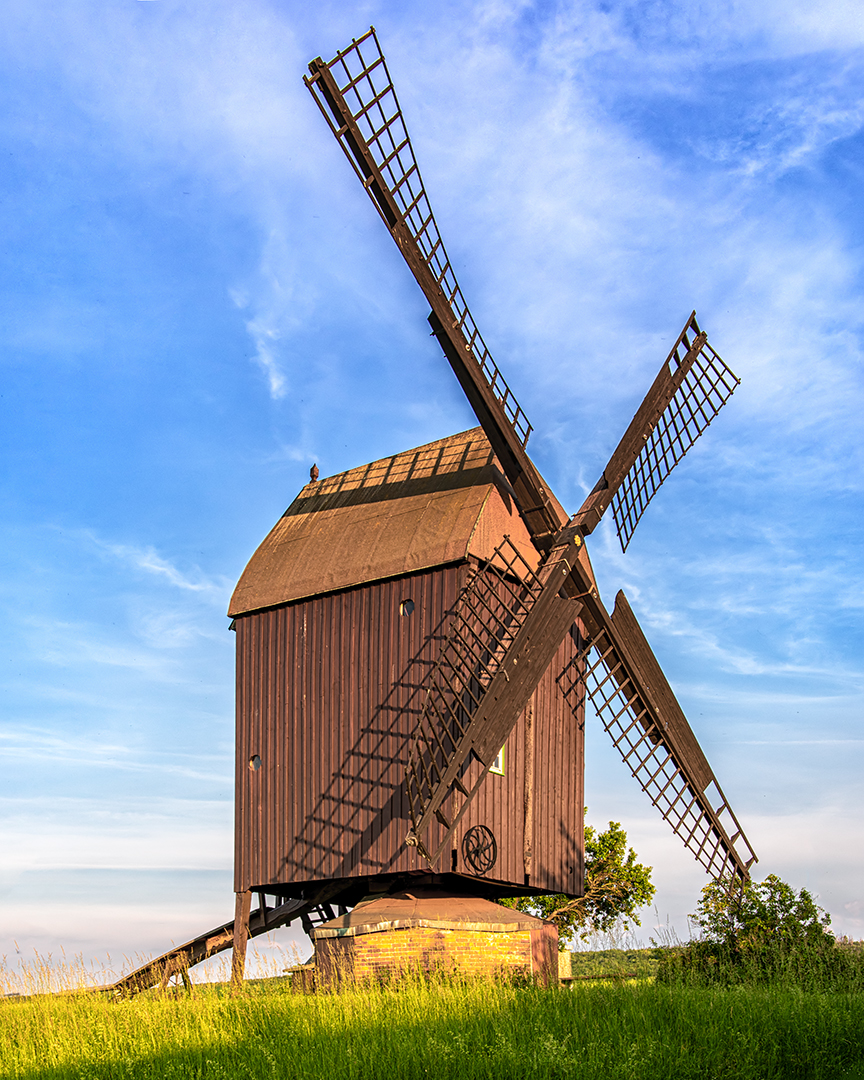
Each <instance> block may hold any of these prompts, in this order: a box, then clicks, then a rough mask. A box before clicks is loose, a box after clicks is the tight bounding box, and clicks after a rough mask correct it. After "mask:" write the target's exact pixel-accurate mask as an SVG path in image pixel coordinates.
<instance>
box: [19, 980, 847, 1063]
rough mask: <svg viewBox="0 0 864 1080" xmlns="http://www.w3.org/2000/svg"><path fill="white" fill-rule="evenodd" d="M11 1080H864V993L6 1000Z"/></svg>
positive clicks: (548, 992) (267, 994)
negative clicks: (152, 1079) (114, 1079)
mask: <svg viewBox="0 0 864 1080" xmlns="http://www.w3.org/2000/svg"><path fill="white" fill-rule="evenodd" d="M0 1075H2V1077H3V1078H4V1080H5V1078H7V1077H9V1078H11V1077H15V1078H24V1077H26V1078H34V1080H35V1078H40V1080H60V1078H61V1077H63V1078H66V1077H68V1078H75V1080H79V1078H80V1080H91V1078H93V1080H95V1078H102V1077H122V1078H138V1077H160V1078H166V1080H171V1078H180V1077H183V1078H185V1077H201V1078H204V1077H206V1078H210V1077H230V1078H232V1080H233V1078H244V1077H256V1078H257V1077H262V1078H263V1077H267V1078H272V1077H310V1078H318V1077H321V1078H334V1080H336V1078H342V1077H357V1078H368V1077H386V1078H388V1080H402V1078H405V1080H410V1078H414V1077H418V1078H419V1077H435V1078H440V1080H443V1078H447V1077H580V1078H586V1080H587V1078H592V1080H593V1078H598V1080H599V1078H601V1077H602V1078H603V1080H616V1078H619V1077H621V1078H624V1077H627V1078H634V1080H653V1078H655V1077H656V1078H658V1080H669V1078H677V1077H693V1078H699V1080H711V1078H715V1077H730V1078H731V1077H735V1078H736V1080H747V1078H751V1077H752V1078H754V1080H755V1078H758V1080H768V1078H772V1077H783V1078H795V1080H797V1078H809V1077H825V1078H830V1080H840V1078H843V1077H848V1078H849V1080H852V1078H853V1077H857V1078H861V1080H864V994H860V993H821V994H820V993H802V992H800V991H797V990H794V989H770V988H769V989H765V988H760V989H754V988H742V987H734V988H725V989H724V988H687V987H680V986H664V985H660V984H656V983H654V982H653V981H652V980H651V979H641V980H631V981H629V982H621V981H618V982H617V983H614V984H612V983H609V982H590V981H581V982H575V983H573V984H570V985H569V986H567V985H565V986H561V987H559V986H555V987H551V988H549V989H544V988H540V987H534V986H528V985H523V986H519V985H515V984H508V983H505V982H495V981H491V980H490V981H473V982H458V981H452V980H446V979H441V980H437V981H436V980H432V981H424V980H414V981H411V980H409V981H407V982H404V983H402V984H400V985H399V986H396V987H390V988H387V987H383V988H382V987H365V988H362V989H360V988H353V989H343V990H341V991H339V992H327V991H319V992H316V993H299V992H297V991H296V990H294V991H292V989H291V985H290V982H288V981H286V980H266V981H261V982H255V983H249V984H247V985H246V987H245V988H244V989H243V990H242V991H241V992H240V994H239V995H237V996H231V994H230V992H229V988H228V987H227V986H225V985H206V984H203V985H202V984H197V985H195V986H193V988H192V990H191V993H187V992H186V991H185V990H183V989H182V988H170V989H168V990H166V991H162V992H159V991H151V992H148V993H146V994H143V995H141V996H139V997H137V998H134V999H132V1000H127V1001H112V1000H110V999H108V998H106V997H104V996H102V995H98V994H94V993H92V992H91V993H80V992H79V993H69V992H67V993H64V994H59V995H57V994H54V995H47V994H40V995H36V996H31V997H27V998H24V997H21V998H17V999H16V998H6V999H4V1000H2V1001H0Z"/></svg>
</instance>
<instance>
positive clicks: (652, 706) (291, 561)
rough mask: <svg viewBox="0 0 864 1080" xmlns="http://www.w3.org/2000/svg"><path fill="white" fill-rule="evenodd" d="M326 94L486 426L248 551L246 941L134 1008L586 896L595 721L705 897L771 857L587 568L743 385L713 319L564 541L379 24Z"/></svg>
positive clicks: (242, 924) (333, 492)
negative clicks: (344, 951) (223, 969)
mask: <svg viewBox="0 0 864 1080" xmlns="http://www.w3.org/2000/svg"><path fill="white" fill-rule="evenodd" d="M305 81H306V85H307V86H308V88H309V90H310V91H311V93H312V95H313V97H314V98H315V100H316V102H317V104H318V106H319V107H320V109H321V112H322V114H323V115H324V117H325V119H326V121H327V123H328V124H329V126H330V129H331V131H332V133H333V135H334V136H335V138H336V141H337V142H338V144H339V146H340V147H341V149H342V150H343V151H344V153H345V155H346V157H347V158H348V160H349V162H350V164H351V166H352V168H353V169H354V171H355V173H356V174H357V177H358V179H359V180H360V182H361V183H362V185H363V188H364V189H365V190H366V192H367V194H368V195H369V197H370V199H371V201H372V203H373V205H374V207H375V209H376V210H377V212H378V214H379V215H380V217H381V219H382V222H383V223H384V225H385V227H386V228H387V230H388V231H389V233H390V235H391V236H392V238H393V240H394V241H395V243H396V245H397V247H398V248H399V251H400V252H401V254H402V255H403V256H404V258H405V261H406V263H407V265H408V267H409V268H410V270H411V272H412V274H413V275H414V277H415V279H416V281H417V283H418V285H419V286H420V288H421V289H422V291H423V294H424V296H425V297H426V299H427V300H428V302H429V305H430V307H431V312H430V315H429V323H430V325H431V327H432V332H433V334H434V335H435V337H436V339H437V340H438V342H439V344H440V345H441V348H442V351H443V353H444V355H445V357H446V358H447V361H448V362H449V364H450V366H451V368H452V369H453V372H454V374H455V375H456V378H457V379H458V381H459V384H460V385H461V387H462V388H463V390H464V391H465V394H466V397H467V399H468V401H469V403H470V405H471V407H472V409H473V410H474V412H475V414H476V416H477V419H478V421H479V423H480V427H479V428H476V429H474V430H472V431H468V432H464V433H463V434H461V435H455V436H452V437H450V438H446V439H442V440H440V441H438V442H435V443H430V444H429V445H427V446H421V447H419V448H417V449H414V450H409V451H405V452H403V453H398V454H396V455H394V456H393V457H389V458H385V459H382V460H380V461H376V462H373V463H372V464H371V465H366V466H362V467H361V468H356V469H351V470H349V471H348V472H345V473H341V474H339V475H338V476H334V477H330V478H329V479H323V480H320V481H319V480H318V471H317V468H316V467H313V469H312V472H311V476H312V477H313V480H312V482H311V483H310V484H308V485H307V486H306V487H305V488H304V489H303V490H302V491H301V492H300V494H299V495H298V497H297V499H295V501H294V502H293V503H292V504H291V506H290V507H289V508H288V510H287V511H286V513H285V514H284V515H283V517H282V518H280V520H279V521H278V522H277V524H276V526H275V527H274V528H273V530H272V531H271V532H270V534H269V536H268V537H267V538H266V539H265V540H264V542H263V543H262V544H261V546H260V547H259V549H258V550H257V551H256V552H255V554H254V555H253V557H252V559H251V560H250V562H249V565H248V566H247V568H246V570H245V571H244V573H243V576H242V578H241V579H240V582H239V583H238V585H237V588H236V590H235V593H234V596H233V598H232V601H231V608H230V614H231V615H232V617H233V620H234V621H233V624H232V625H233V627H234V629H235V630H236V632H237V763H236V768H237V777H236V800H237V801H236V806H237V810H236V850H235V889H236V908H235V918H234V922H233V924H232V923H226V924H224V925H223V926H221V927H217V928H216V929H215V930H212V931H210V932H209V933H208V934H204V935H201V937H199V938H197V939H195V940H194V941H192V942H188V943H186V944H185V945H183V946H180V947H179V948H177V949H174V950H171V952H169V953H166V954H165V955H164V956H163V957H160V958H159V959H158V960H156V961H153V962H151V963H150V964H148V965H146V966H145V968H143V969H141V970H140V971H139V972H133V973H132V975H130V976H127V977H126V979H125V980H121V983H120V984H118V989H121V990H123V989H125V990H128V989H139V988H141V987H142V986H144V985H152V984H153V982H154V981H158V980H159V979H160V978H161V979H162V980H163V981H164V980H166V979H167V978H168V977H170V973H172V972H177V973H180V972H182V971H183V970H185V967H187V966H188V965H189V964H191V963H196V962H197V961H198V960H200V959H203V958H204V957H205V956H207V955H210V954H212V952H214V951H218V950H220V949H223V948H226V947H228V946H229V945H232V944H233V947H234V958H235V975H236V976H237V977H238V978H239V977H241V976H242V966H243V957H244V955H245V949H246V941H247V938H248V936H250V935H255V934H258V933H263V932H265V931H267V930H270V929H273V928H275V927H276V926H279V925H283V924H285V923H287V922H291V921H292V920H294V919H300V920H301V921H302V923H303V926H304V928H305V929H306V930H307V932H311V931H312V930H313V929H314V927H315V925H316V924H317V925H321V924H322V923H324V922H328V923H332V922H333V919H334V918H335V919H337V920H338V919H339V918H340V917H341V915H343V914H344V913H345V912H346V911H347V909H349V908H350V907H352V906H353V905H355V904H357V903H359V902H360V901H365V902H369V896H370V895H376V894H380V893H390V894H391V895H392V894H394V893H397V892H400V891H401V892H405V890H406V888H407V887H408V886H409V885H410V884H411V883H413V887H414V888H415V891H416V889H417V888H422V889H423V890H425V891H426V893H427V894H428V893H429V891H430V890H431V891H432V892H433V893H434V892H435V890H438V894H439V895H441V896H444V895H446V896H448V897H450V898H451V899H452V898H453V897H454V896H457V897H458V896H463V895H469V896H470V895H474V896H479V897H486V898H493V899H494V898H495V897H500V896H502V895H506V894H508V893H509V894H510V895H514V894H517V895H518V894H525V893H528V892H550V891H551V892H555V893H559V892H561V893H565V894H568V895H570V896H577V895H580V893H581V890H582V873H583V845H582V776H583V725H584V708H585V702H586V700H588V701H590V704H591V708H592V711H593V712H594V713H595V714H596V715H597V716H598V717H599V720H600V722H601V723H602V724H603V726H604V728H605V729H606V731H608V732H609V734H610V736H611V737H612V739H613V742H614V744H615V746H616V747H617V749H618V751H619V752H620V754H621V758H622V760H623V762H624V764H625V765H626V766H627V768H628V769H629V770H630V772H631V773H632V775H633V776H634V777H635V778H636V780H637V781H638V782H639V784H640V785H641V786H642V788H643V790H644V791H645V792H646V794H647V795H648V797H649V798H650V800H651V802H652V804H653V805H654V806H655V807H657V809H658V811H659V812H660V814H661V815H662V817H663V818H664V819H665V820H666V821H667V822H668V823H669V825H670V826H671V828H672V829H673V831H674V832H675V833H676V834H677V835H678V836H679V837H680V839H681V841H682V842H683V844H684V845H685V846H686V847H687V848H688V849H689V850H690V851H691V852H692V853H693V855H694V856H695V857H696V859H697V860H698V861H699V862H700V863H701V864H702V865H703V867H704V868H705V869H706V871H707V872H708V873H709V874H711V875H712V876H714V877H715V878H730V877H738V878H740V879H746V878H747V877H748V875H749V870H750V867H751V865H752V864H753V862H754V861H755V859H756V856H755V854H754V852H753V850H752V848H751V847H750V845H749V843H748V841H747V839H746V837H745V836H744V833H743V830H742V829H741V826H740V825H739V823H738V821H737V819H736V817H735V815H734V814H733V812H732V810H731V808H730V806H729V803H728V801H727V799H726V797H725V796H724V794H723V792H722V790H721V789H720V786H719V784H718V783H717V780H716V778H715V776H714V773H713V771H712V770H711V767H710V765H709V764H708V762H707V760H706V758H705V755H704V754H703V753H702V750H701V748H700V746H699V743H698V741H697V739H696V736H695V735H694V733H693V731H692V730H691V728H690V725H689V724H688V722H687V719H686V717H685V716H684V713H683V711H682V710H681V707H680V706H679V704H678V702H677V700H676V698H675V695H674V693H673V691H672V689H671V687H670V686H669V684H668V682H667V681H666V679H665V677H664V675H663V672H662V671H661V669H660V665H659V664H658V663H657V660H656V658H655V657H654V654H653V653H652V651H651V648H650V646H649V645H648V642H647V641H646V639H645V636H644V635H643V633H642V631H641V629H640V627H639V624H638V622H637V621H636V618H635V616H634V614H633V612H632V610H631V608H630V605H629V603H628V602H627V599H626V597H625V596H624V594H623V592H619V593H618V596H617V597H616V600H615V606H614V609H613V611H612V613H611V614H610V613H609V612H608V611H607V609H606V608H605V606H604V604H603V602H602V600H601V598H600V595H599V592H598V589H597V584H596V581H595V579H594V574H593V572H592V569H591V564H590V561H589V558H588V554H587V550H586V544H585V542H586V538H587V537H588V536H589V535H590V534H591V532H592V531H593V530H594V529H595V528H596V526H597V525H598V523H599V522H600V520H601V519H602V517H603V515H604V514H605V512H606V511H607V510H611V513H612V517H613V519H614V521H615V526H616V529H617V532H618V536H619V539H620V542H621V546H622V549H624V550H626V548H627V546H628V544H629V543H630V540H631V538H632V535H633V531H634V529H635V528H636V525H637V524H638V522H639V520H640V519H641V517H642V515H643V513H644V512H645V510H646V508H647V506H648V504H649V503H650V502H651V500H652V499H653V497H654V496H655V494H656V493H657V491H658V490H659V488H660V486H661V485H662V484H663V483H664V482H665V481H666V479H667V478H668V476H669V475H670V473H671V472H672V470H673V469H674V468H675V467H676V465H677V464H678V463H679V461H680V460H681V458H682V457H683V456H684V454H685V453H686V452H687V450H688V449H689V448H690V446H692V445H693V443H694V442H695V440H696V439H698V438H699V437H700V436H701V435H702V433H703V432H704V431H705V429H706V428H707V427H708V425H709V424H710V423H711V422H712V420H713V419H714V417H715V416H716V415H717V414H718V412H719V411H720V409H721V408H722V407H723V406H724V404H725V403H726V402H727V401H728V399H729V397H730V396H731V395H732V393H733V392H734V390H735V388H736V386H737V385H738V379H737V377H736V376H735V375H734V374H733V373H732V372H731V371H730V369H729V368H728V367H727V366H726V364H725V363H724V361H723V360H722V359H721V357H720V356H719V355H718V354H717V353H716V352H715V351H714V349H713V348H712V347H711V346H710V345H709V344H708V337H707V334H706V333H705V332H704V331H703V330H702V329H701V328H700V326H699V324H698V323H697V321H696V313H695V312H693V313H692V314H691V315H690V317H689V318H688V319H687V321H686V322H685V324H684V328H683V330H682V331H681V333H680V334H679V335H678V338H677V340H676V341H675V344H674V345H673V347H672V349H671V351H670V352H669V355H668V356H667V357H666V359H665V360H664V362H663V364H662V365H661V367H660V370H659V372H658V374H657V376H656V378H655V380H654V382H653V383H652V385H651V387H650V389H649V390H648V393H647V395H646V397H645V399H644V401H643V402H642V404H641V406H640V407H639V409H638V410H637V412H636V415H635V416H634V417H633V420H632V421H631V423H630V425H629V426H628V428H627V430H626V431H625V433H624V436H623V437H622V439H621V441H620V443H619V444H618V447H617V449H616V450H615V452H614V454H613V455H612V457H611V458H610V460H609V462H608V464H607V466H606V468H605V469H604V470H603V473H602V474H601V476H600V479H599V480H598V482H597V484H596V485H595V487H594V489H593V490H592V491H591V492H590V494H589V495H588V497H587V498H586V499H585V501H584V503H583V505H582V507H581V508H580V509H579V511H577V513H576V514H574V515H573V516H572V517H568V515H567V514H566V513H565V511H564V510H563V509H562V507H561V505H560V504H559V503H558V501H557V499H556V498H555V496H554V494H553V493H552V490H551V488H550V487H549V485H548V484H547V483H546V481H545V480H544V479H543V477H542V476H541V475H540V473H539V471H538V470H537V468H536V466H535V465H534V463H533V462H532V461H531V459H530V457H529V456H528V452H527V449H526V448H527V444H528V439H529V436H530V434H531V430H532V428H531V425H530V423H529V422H528V420H527V418H526V416H525V414H524V412H523V410H522V408H521V407H520V405H519V403H518V402H517V401H516V398H515V396H514V394H513V392H512V390H511V389H510V387H509V386H508V384H507V382H506V381H505V379H504V377H503V375H502V373H501V370H500V369H499V368H498V366H497V365H496V364H495V362H494V360H493V359H492V356H491V355H490V353H489V350H488V348H487V346H486V344H485V342H484V340H483V338H482V336H481V335H480V332H479V330H478V328H477V326H476V324H475V322H474V319H473V317H472V316H471V312H470V311H469V309H468V306H467V303H466V302H465V299H464V297H463V295H462V291H461V289H460V288H459V284H458V282H457V281H456V277H455V275H454V272H453V268H452V266H451V264H450V261H449V258H448V256H447V252H446V250H445V248H444V245H443V242H442V239H441V236H440V234H439V232H438V226H437V224H436V221H435V217H434V214H433V213H432V209H431V206H430V204H429V200H428V197H427V195H426V191H425V188H424V186H423V182H422V178H421V176H420V171H419V169H418V167H417V162H416V159H415V157H414V152H413V149H412V147H411V141H410V139H409V137H408V132H407V129H406V127H405V122H404V119H403V116H402V112H401V109H400V107H399V102H398V100H397V97H396V92H395V89H394V87H393V84H392V81H391V79H390V74H389V72H388V70H387V65H386V63H385V60H384V57H383V54H382V53H381V49H380V45H379V42H378V38H377V36H376V34H375V31H374V28H373V29H370V30H369V32H368V33H366V34H364V35H363V36H362V37H361V38H359V39H356V40H355V41H353V42H352V43H351V45H350V46H349V47H348V48H347V49H344V50H342V51H340V52H338V53H337V54H336V56H335V57H334V58H333V59H332V60H330V61H326V62H325V61H324V60H323V59H321V58H320V57H319V58H317V59H315V60H313V61H312V63H311V64H310V65H309V76H308V77H307V78H306V80H305ZM502 748H503V754H502ZM409 891H410V890H409ZM256 893H257V895H258V904H257V910H256V911H254V912H253V911H252V898H253V895H254V894H256ZM268 898H270V899H269V900H268ZM334 907H335V908H336V909H338V911H339V915H337V914H336V913H335V911H334Z"/></svg>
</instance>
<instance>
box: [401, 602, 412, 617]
mask: <svg viewBox="0 0 864 1080" xmlns="http://www.w3.org/2000/svg"><path fill="white" fill-rule="evenodd" d="M413 610H414V601H413V600H410V599H409V600H403V601H402V603H401V604H400V605H399V614H400V615H410V614H411V612H412V611H413Z"/></svg>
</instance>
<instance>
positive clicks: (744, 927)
mask: <svg viewBox="0 0 864 1080" xmlns="http://www.w3.org/2000/svg"><path fill="white" fill-rule="evenodd" d="M691 918H692V919H694V920H695V922H696V924H697V926H698V927H699V929H700V931H701V935H702V936H701V938H700V939H698V940H696V941H691V942H690V943H689V944H688V945H682V946H680V947H677V948H672V949H669V950H668V951H667V952H666V953H665V954H664V956H663V958H662V959H661V961H660V965H659V967H658V971H657V978H658V980H659V981H660V982H663V983H679V984H684V985H691V986H697V985H726V986H729V985H764V986H767V985H769V984H770V985H775V986H790V987H791V986H794V987H798V988H799V989H802V990H813V991H816V990H843V991H857V990H862V989H864V952H862V950H861V949H858V948H856V947H854V946H850V945H848V944H838V943H836V942H835V940H834V935H833V934H832V933H831V931H830V930H829V929H828V927H829V924H830V916H828V915H827V913H826V912H825V911H823V910H822V908H820V907H819V906H818V904H816V902H815V901H814V899H813V897H812V896H811V895H810V893H809V892H808V891H807V890H806V889H801V891H800V892H798V893H796V892H795V890H794V889H793V888H792V887H791V886H790V885H787V884H786V883H785V882H783V881H781V880H780V878H778V877H777V876H776V875H775V874H771V875H769V876H768V877H767V878H766V879H765V881H763V882H754V881H748V882H746V883H744V884H742V883H741V882H738V881H719V882H712V883H711V884H710V885H707V886H706V887H705V888H704V889H703V890H702V897H701V899H700V901H699V909H698V911H697V913H696V914H695V915H692V916H691Z"/></svg>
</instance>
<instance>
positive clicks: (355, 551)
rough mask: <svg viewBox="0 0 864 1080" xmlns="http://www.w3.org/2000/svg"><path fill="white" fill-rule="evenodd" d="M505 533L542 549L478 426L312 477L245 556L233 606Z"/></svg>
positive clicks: (304, 591) (305, 593)
mask: <svg viewBox="0 0 864 1080" xmlns="http://www.w3.org/2000/svg"><path fill="white" fill-rule="evenodd" d="M505 534H507V535H509V536H510V539H511V540H512V542H513V543H514V544H515V545H516V546H517V547H518V548H519V550H520V552H521V553H522V555H523V556H524V557H525V559H526V561H527V562H528V563H529V564H530V565H531V566H536V565H537V552H536V550H535V548H534V546H533V544H532V543H531V539H530V537H529V535H528V531H527V529H526V528H525V525H524V523H523V521H522V518H521V517H520V516H519V512H518V510H517V509H516V504H515V502H514V500H513V497H512V491H511V488H510V485H509V484H508V482H507V480H506V478H505V477H504V474H503V473H502V471H501V468H500V467H499V465H498V461H497V459H496V458H495V455H494V454H493V452H492V448H491V446H490V445H489V442H488V440H487V438H486V436H485V435H484V433H483V430H482V428H473V429H472V430H470V431H463V432H461V433H460V434H458V435H451V436H449V437H448V438H446V439H438V440H437V441H436V442H432V443H427V444H426V445H425V446H419V447H417V448H415V449H413V450H406V451H404V452H403V453H401V454H394V455H393V456H392V457H386V458H381V459H379V460H378V461H373V462H371V463H370V464H369V465H362V466H360V467H359V468H356V469H349V470H348V471H347V472H343V473H338V474H337V475H336V476H331V477H328V478H327V479H322V480H318V481H316V482H312V483H309V484H307V485H306V486H305V487H304V488H303V490H302V491H301V492H300V494H299V495H298V496H297V498H296V499H295V500H294V502H292V503H291V505H290V506H289V507H288V509H287V510H286V511H285V513H284V514H283V515H282V517H281V518H280V519H279V521H278V522H277V523H276V524H275V525H274V527H273V528H272V529H271V531H270V533H269V534H268V536H267V537H266V538H265V539H264V541H263V542H262V543H261V545H260V547H259V548H258V550H257V551H256V552H255V554H254V555H253V556H252V558H251V559H250V560H249V563H248V565H247V567H246V569H245V570H244V571H243V574H242V576H241V578H240V581H239V582H238V583H237V587H236V589H235V590H234V595H233V596H232V598H231V604H230V607H229V610H228V614H229V615H231V616H237V615H243V614H245V613H247V612H251V611H256V610H260V609H262V608H267V607H274V606H276V605H278V604H285V603H288V602H290V601H292V600H300V599H303V598H306V597H311V596H316V595H320V594H322V593H327V592H333V591H335V590H337V589H344V588H350V587H351V586H355V585H362V584H366V583H367V582H370V581H376V580H380V579H383V578H388V577H395V576H398V575H400V574H407V573H412V572H414V571H418V570H425V569H430V568H432V567H434V566H441V565H445V564H447V563H452V562H458V561H460V560H463V559H466V558H468V557H469V556H475V557H477V558H480V559H487V558H490V557H491V555H492V554H493V552H494V550H495V548H496V547H497V546H498V544H500V543H501V539H502V537H503V536H504V535H505Z"/></svg>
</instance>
